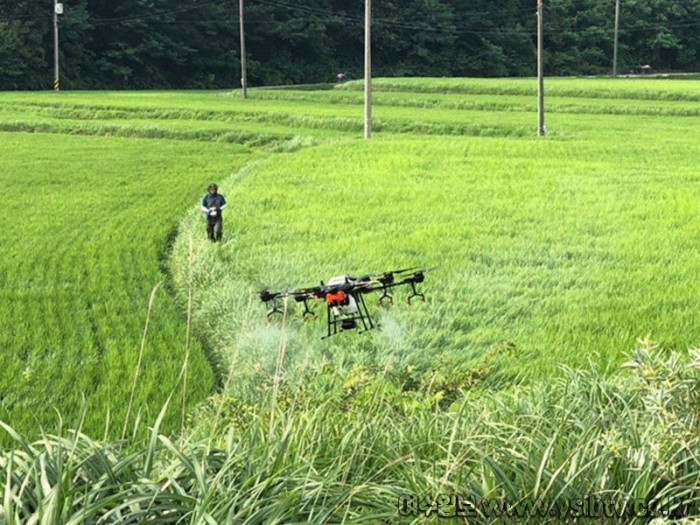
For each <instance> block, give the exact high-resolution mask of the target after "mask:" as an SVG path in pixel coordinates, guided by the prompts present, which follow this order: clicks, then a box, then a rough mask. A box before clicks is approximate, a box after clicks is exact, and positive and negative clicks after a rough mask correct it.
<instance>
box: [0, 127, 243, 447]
mask: <svg viewBox="0 0 700 525" xmlns="http://www.w3.org/2000/svg"><path fill="white" fill-rule="evenodd" d="M0 143H1V144H2V148H1V149H2V155H0V179H1V181H2V186H3V192H2V197H1V198H0V244H1V245H2V246H3V257H2V259H1V260H0V276H2V278H1V279H0V296H1V297H2V300H0V348H2V352H0V370H2V374H0V420H3V421H6V422H9V423H10V424H12V425H13V426H14V427H15V428H18V429H22V430H23V431H24V432H27V433H28V434H29V435H36V434H37V433H38V432H39V429H40V428H41V427H44V428H46V429H47V430H50V429H52V428H54V427H55V425H56V423H57V415H56V410H58V411H59V412H60V414H61V415H62V417H63V418H64V420H66V421H67V422H69V424H70V425H75V424H77V419H76V418H77V416H78V414H79V412H80V409H81V400H82V398H83V396H84V397H85V398H86V399H87V417H86V425H85V428H86V429H87V430H88V431H89V433H90V434H91V435H101V433H102V432H104V430H105V426H106V425H107V423H108V421H109V422H110V423H111V428H110V432H109V435H111V436H112V437H119V433H120V432H121V430H122V427H123V425H124V417H125V413H126V407H127V404H128V401H129V395H130V391H131V387H132V384H133V378H134V375H135V372H136V365H137V359H138V355H139V350H140V346H141V336H142V333H143V330H144V325H145V321H146V314H147V307H148V299H149V295H150V293H151V290H152V288H153V287H154V286H155V285H156V284H157V283H158V282H160V281H162V280H163V279H164V278H165V274H164V273H163V270H162V268H161V265H162V262H163V260H164V257H165V256H166V250H167V240H168V238H169V236H170V235H171V234H172V232H173V231H174V228H175V227H176V225H177V222H178V218H179V217H180V215H181V213H182V210H184V209H186V208H187V207H188V206H189V205H190V204H191V203H192V202H193V201H194V200H196V199H197V198H198V197H200V196H201V195H202V194H203V192H204V188H205V187H206V183H208V182H210V181H211V180H220V179H221V178H223V177H225V176H226V175H227V174H229V173H230V172H232V171H234V170H235V169H237V168H238V167H239V166H241V165H242V164H244V163H245V162H247V161H248V160H249V159H250V158H251V154H250V152H249V151H248V150H246V149H245V148H243V147H240V146H235V145H226V144H217V145H212V144H201V143H183V142H173V141H154V140H127V139H119V138H96V137H69V136H60V135H43V134H23V133H13V134H2V135H1V138H0ZM183 320H184V314H183V311H182V309H181V308H180V307H178V306H177V305H176V304H175V302H174V301H173V300H172V297H171V296H170V295H169V294H168V293H167V292H166V290H165V287H161V289H160V291H159V292H158V293H157V295H156V298H155V302H154V307H153V311H152V313H151V318H150V324H149V329H148V334H147V337H146V345H145V354H144V361H143V363H142V369H141V370H140V378H139V381H138V385H137V389H136V395H135V404H134V407H133V409H132V413H131V418H132V423H133V418H134V417H135V416H136V415H137V414H140V417H146V418H149V420H153V418H154V417H155V415H156V414H157V412H158V410H160V408H161V407H162V406H163V404H164V402H165V400H166V398H167V397H168V396H169V395H170V394H171V393H175V397H174V399H173V402H172V411H171V413H170V416H169V417H168V419H169V422H168V424H167V425H168V427H169V428H170V429H173V428H175V427H176V426H177V424H178V423H179V411H178V406H179V405H180V403H181V402H182V397H183V396H182V392H181V390H182V385H181V384H178V382H177V381H178V374H179V373H180V370H181V368H182V366H183V361H184V355H185V340H186V330H185V323H184V321H183ZM190 359H191V360H190V363H189V384H188V391H187V395H186V398H187V403H188V405H193V404H195V403H197V402H198V401H199V400H201V399H202V398H204V397H205V396H206V395H207V394H208V393H209V392H210V391H211V388H212V384H213V378H212V371H211V369H210V367H209V365H208V363H207V361H206V358H205V355H204V352H203V349H202V347H201V346H200V345H199V344H197V343H196V341H192V342H191V357H190Z"/></svg>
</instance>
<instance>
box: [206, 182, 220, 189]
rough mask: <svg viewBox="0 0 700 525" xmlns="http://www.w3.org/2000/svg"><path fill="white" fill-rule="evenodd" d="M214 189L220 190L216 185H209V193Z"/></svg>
mask: <svg viewBox="0 0 700 525" xmlns="http://www.w3.org/2000/svg"><path fill="white" fill-rule="evenodd" d="M212 188H214V189H215V190H218V189H219V187H218V186H217V185H216V184H214V183H213V182H212V183H211V184H210V185H209V187H208V188H207V191H208V190H210V189H212Z"/></svg>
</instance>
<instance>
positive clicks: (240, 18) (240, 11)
mask: <svg viewBox="0 0 700 525" xmlns="http://www.w3.org/2000/svg"><path fill="white" fill-rule="evenodd" d="M238 21H239V24H240V32H241V91H242V93H243V98H248V73H247V71H246V61H245V24H244V23H243V0H239V3H238Z"/></svg>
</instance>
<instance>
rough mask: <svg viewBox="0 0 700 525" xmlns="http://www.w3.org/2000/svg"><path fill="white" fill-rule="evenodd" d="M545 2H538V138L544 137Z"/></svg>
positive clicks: (539, 0)
mask: <svg viewBox="0 0 700 525" xmlns="http://www.w3.org/2000/svg"><path fill="white" fill-rule="evenodd" d="M543 11H544V6H543V0H537V136H538V137H544V135H545V128H544V56H543V49H542V48H543V42H544V38H543V29H544V15H543Z"/></svg>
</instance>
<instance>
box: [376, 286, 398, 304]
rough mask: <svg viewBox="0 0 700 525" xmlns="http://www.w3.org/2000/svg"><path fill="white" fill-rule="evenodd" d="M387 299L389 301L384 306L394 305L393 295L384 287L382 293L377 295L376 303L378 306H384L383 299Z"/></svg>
mask: <svg viewBox="0 0 700 525" xmlns="http://www.w3.org/2000/svg"><path fill="white" fill-rule="evenodd" d="M385 299H386V300H388V301H389V302H388V303H387V305H386V306H393V305H394V296H393V295H391V294H390V293H389V292H388V291H387V289H386V288H383V289H382V295H380V296H379V299H378V300H377V303H378V304H379V306H385V305H384V300H385Z"/></svg>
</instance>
